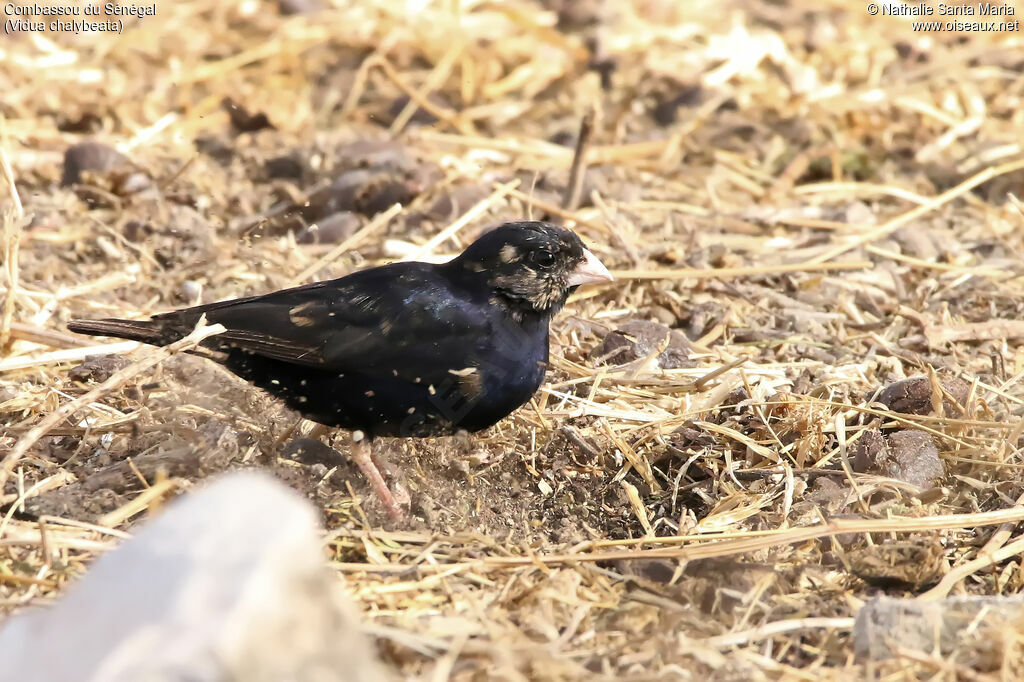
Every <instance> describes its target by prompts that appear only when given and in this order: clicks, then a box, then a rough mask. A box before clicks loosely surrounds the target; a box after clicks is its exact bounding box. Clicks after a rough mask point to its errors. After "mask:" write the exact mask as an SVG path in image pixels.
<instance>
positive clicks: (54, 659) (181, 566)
mask: <svg viewBox="0 0 1024 682" xmlns="http://www.w3.org/2000/svg"><path fill="white" fill-rule="evenodd" d="M0 661H2V662H3V663H2V667H3V675H2V676H3V678H4V679H9V680H33V681H35V682H51V681H52V682H67V681H68V680H83V681H89V682H122V681H124V682H128V681H131V682H153V681H157V680H161V681H163V680H167V681H170V680H175V681H180V680H189V681H190V682H214V681H217V682H220V681H228V680H231V681H235V680H238V681H242V680H244V681H246V682H270V681H274V682H283V681H287V680H295V681H296V682H298V681H302V682H335V681H346V682H349V681H352V682H362V681H364V680H365V681H367V682H369V681H371V680H372V681H374V682H376V681H377V680H386V679H389V676H388V675H387V674H386V673H384V671H383V669H382V667H381V666H380V664H379V663H378V662H377V661H376V660H375V658H374V654H373V653H372V647H371V645H370V643H369V642H368V641H366V640H365V639H364V638H363V637H362V636H361V635H360V633H359V623H358V619H357V617H356V616H355V615H354V610H353V609H352V607H351V605H349V604H346V603H345V600H344V599H343V598H342V595H340V594H339V592H338V584H337V579H336V578H334V577H333V576H332V575H331V574H330V572H329V571H328V570H327V568H326V566H325V561H324V555H323V552H322V550H321V544H320V539H319V537H318V522H317V518H316V514H315V512H314V510H313V508H312V507H311V506H310V505H309V504H308V503H307V502H306V501H305V500H302V499H301V498H300V497H299V496H298V495H296V494H295V493H293V492H292V491H291V490H289V489H288V488H286V487H285V486H284V485H282V484H280V483H278V482H277V481H275V480H273V479H272V478H271V477H269V476H267V475H263V474H255V473H235V474H230V475H227V476H225V477H223V478H221V479H220V480H219V481H217V482H215V483H213V484H211V485H208V486H206V487H204V488H202V489H200V490H199V491H197V492H195V493H193V494H190V495H187V496H185V497H184V498H181V499H179V500H177V501H175V502H174V503H173V504H171V505H170V506H169V507H168V509H167V510H166V511H165V512H164V513H162V514H161V515H160V516H159V517H157V518H156V519H155V520H154V521H152V522H150V523H147V524H146V525H145V526H143V527H142V529H141V530H140V531H139V532H138V534H137V535H136V536H135V537H134V538H132V539H131V540H128V541H126V542H125V543H124V544H123V545H122V546H121V547H119V548H117V549H116V550H114V551H112V552H110V553H109V554H106V555H104V556H103V557H101V558H100V559H99V560H97V561H96V563H95V564H94V565H93V566H92V568H91V569H90V570H89V572H88V573H87V574H86V575H85V576H84V577H83V578H82V579H81V580H80V581H79V582H78V583H77V584H75V585H73V586H72V587H71V588H70V589H69V590H68V593H67V595H66V596H65V597H63V598H62V599H60V600H59V601H58V602H57V604H56V605H55V606H53V607H50V608H47V609H40V610H34V611H30V612H26V613H23V614H19V615H17V616H14V617H13V618H11V619H10V621H8V622H7V623H5V624H4V627H3V628H2V629H0Z"/></svg>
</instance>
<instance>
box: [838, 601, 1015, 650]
mask: <svg viewBox="0 0 1024 682" xmlns="http://www.w3.org/2000/svg"><path fill="white" fill-rule="evenodd" d="M1022 620H1024V597H1021V596H1008V597H1006V596H1004V597H989V596H971V597H949V598H947V599H943V600H941V601H927V602H922V601H918V600H916V599H893V598H890V597H875V598H874V599H872V600H871V601H869V602H868V603H866V604H865V605H864V606H863V607H861V610H860V611H859V612H858V613H857V620H856V622H855V624H854V627H853V648H854V651H855V652H856V653H857V655H858V656H860V657H861V658H864V659H867V660H874V661H883V660H886V659H889V658H893V657H894V656H897V655H898V650H899V649H905V650H909V651H916V652H923V653H925V654H932V655H936V656H945V655H948V654H949V653H951V652H953V651H955V650H956V649H957V647H959V646H962V645H964V644H965V643H966V642H968V641H974V642H979V641H984V640H991V639H998V637H999V636H1000V633H1001V632H1002V631H1004V630H1005V629H1006V628H1017V627H1018V624H1019V623H1020V622H1021V621H1022ZM975 648H977V647H976V646H975Z"/></svg>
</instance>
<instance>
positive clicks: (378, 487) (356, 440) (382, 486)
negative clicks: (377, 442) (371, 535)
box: [352, 431, 402, 519]
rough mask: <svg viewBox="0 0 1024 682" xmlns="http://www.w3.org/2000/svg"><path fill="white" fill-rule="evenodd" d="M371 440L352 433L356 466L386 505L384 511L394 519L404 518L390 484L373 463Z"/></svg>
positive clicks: (359, 432) (362, 435) (361, 434)
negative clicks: (389, 486)
mask: <svg viewBox="0 0 1024 682" xmlns="http://www.w3.org/2000/svg"><path fill="white" fill-rule="evenodd" d="M371 452H372V449H371V446H370V439H369V438H367V437H366V435H365V434H364V433H363V432H362V431H353V432H352V459H353V460H354V461H355V463H356V466H358V467H359V469H360V470H361V471H362V472H363V475H364V476H366V478H368V479H369V481H370V486H371V487H372V488H373V491H374V492H375V493H377V497H379V498H380V500H381V502H383V503H384V509H386V510H387V512H388V516H390V517H391V518H393V519H400V518H402V510H401V509H399V507H398V503H397V502H396V501H395V496H394V495H392V494H391V490H390V489H389V488H388V484H387V483H385V481H384V477H383V476H381V474H380V469H378V468H377V465H376V464H375V463H374V461H373V455H372V454H371Z"/></svg>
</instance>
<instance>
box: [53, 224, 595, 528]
mask: <svg viewBox="0 0 1024 682" xmlns="http://www.w3.org/2000/svg"><path fill="white" fill-rule="evenodd" d="M611 279H612V276H611V274H609V272H608V270H607V269H605V267H604V265H602V264H601V261H599V260H598V259H597V257H596V256H594V254H593V253H591V252H590V251H588V250H587V249H586V248H584V246H583V243H582V242H581V241H580V239H579V237H577V236H576V234H574V233H573V232H571V231H569V230H566V229H564V228H561V227H558V226H556V225H551V224H549V223H544V222H537V221H523V222H510V223H505V224H503V225H501V226H499V227H497V228H495V229H494V230H492V231H490V232H487V233H486V234H484V235H483V236H482V237H480V238H479V239H477V240H476V241H475V242H473V243H472V244H470V245H469V247H467V248H466V250H465V251H463V252H462V254H461V255H459V256H458V257H456V258H455V259H453V260H451V261H449V262H447V263H443V264H440V265H435V264H430V263H419V262H404V263H391V264H389V265H384V266H380V267H375V268H370V269H367V270H362V271H359V272H355V273H353V274H351V275H348V276H346V277H342V278H340V279H335V280H331V281H327V282H317V283H315V284H307V285H305V286H299V287H295V288H292V289H284V290H282V291H277V292H274V293H270V294H266V295H263V296H251V297H247V298H239V299H235V300H230V301H222V302H220V303H210V304H208V305H200V306H196V307H194V308H186V309H183V310H177V311H174V312H169V313H162V314H160V315H154V316H153V317H152V319H150V320H142V321H137V320H118V319H107V320H73V321H72V322H70V323H69V324H68V328H69V329H70V330H71V331H75V332H81V333H84V334H93V335H103V336H114V337H119V338H124V339H133V340H136V341H141V342H143V343H148V344H153V345H166V344H169V343H173V342H175V341H177V340H179V339H181V338H183V337H184V336H186V335H187V334H189V333H190V332H191V331H192V329H193V328H194V327H195V325H196V323H197V322H198V321H199V318H200V316H201V315H203V314H205V315H206V319H207V320H208V322H210V323H219V324H221V325H223V326H224V327H225V328H226V331H225V332H224V333H221V334H219V335H217V336H213V337H210V338H209V339H207V340H205V341H204V342H203V346H205V347H207V348H209V349H212V350H213V351H214V353H213V356H214V358H215V359H216V360H217V361H218V362H221V363H222V364H224V365H225V366H226V367H227V368H228V369H229V370H231V371H232V372H234V373H235V374H237V375H238V376H240V377H242V378H244V379H246V380H248V381H250V382H252V383H253V384H255V385H256V386H258V387H260V388H262V389H264V390H265V391H267V392H268V393H270V394H272V395H274V396H276V397H278V398H280V399H282V400H283V401H284V402H285V403H286V404H287V405H288V406H289V407H291V408H293V409H295V410H296V411H298V412H300V413H301V414H302V415H303V416H304V417H306V418H307V419H310V420H312V421H314V422H319V423H320V424H324V425H327V426H337V427H341V428H344V429H349V430H351V431H352V432H353V433H352V437H353V442H354V444H353V448H352V457H353V459H354V460H355V461H356V463H357V464H358V465H359V468H360V469H361V470H362V471H363V473H364V474H365V475H366V476H367V478H369V479H370V482H371V484H372V485H373V488H374V490H375V491H376V492H377V494H378V495H379V496H380V498H381V499H382V501H383V502H384V505H385V507H386V508H387V510H388V513H389V514H391V515H392V516H396V515H400V513H399V511H398V506H397V504H396V502H395V499H394V496H393V495H392V494H391V491H390V490H389V489H388V487H387V484H386V483H385V482H384V479H383V477H382V476H381V474H380V471H379V470H378V468H377V466H376V464H375V463H374V461H373V458H372V456H371V449H370V441H372V440H373V439H374V438H376V437H380V436H397V437H423V436H439V435H447V434H452V433H455V432H456V431H458V430H460V429H465V430H467V431H479V430H481V429H486V428H487V427H489V426H492V425H493V424H495V423H496V422H498V421H499V420H501V419H502V418H504V417H506V416H507V415H508V414H510V413H511V412H512V411H513V410H515V409H516V408H517V407H519V406H520V405H522V404H524V403H525V402H527V401H528V400H529V399H530V397H531V396H532V395H533V394H534V392H535V391H536V390H537V389H538V388H539V387H540V385H541V382H542V381H543V380H544V374H545V371H546V368H547V362H548V323H549V322H550V320H551V318H552V316H553V315H554V314H555V313H557V312H558V310H559V309H561V307H562V306H563V305H564V304H565V301H566V298H568V296H569V294H570V293H571V292H572V291H574V290H575V289H576V287H577V286H579V285H581V284H587V283H592V282H603V281H609V280H611Z"/></svg>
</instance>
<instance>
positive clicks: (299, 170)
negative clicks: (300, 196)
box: [263, 155, 306, 180]
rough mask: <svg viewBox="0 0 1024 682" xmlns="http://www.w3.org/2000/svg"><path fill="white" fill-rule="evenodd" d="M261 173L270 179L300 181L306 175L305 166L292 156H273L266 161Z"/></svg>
mask: <svg viewBox="0 0 1024 682" xmlns="http://www.w3.org/2000/svg"><path fill="white" fill-rule="evenodd" d="M263 171H264V172H265V173H266V174H267V177H268V178H271V179H281V180H301V179H302V177H303V176H304V175H305V173H306V165H305V164H304V163H303V162H302V160H301V159H300V158H298V157H297V156H294V155H286V156H275V157H274V158H272V159H267V161H266V163H264V164H263Z"/></svg>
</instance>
